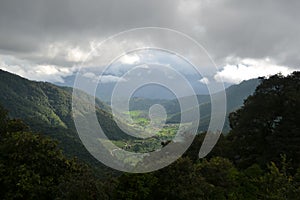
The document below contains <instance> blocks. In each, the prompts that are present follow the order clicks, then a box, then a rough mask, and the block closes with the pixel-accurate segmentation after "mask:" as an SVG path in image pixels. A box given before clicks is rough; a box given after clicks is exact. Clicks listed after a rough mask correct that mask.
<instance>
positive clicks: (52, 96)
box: [0, 70, 128, 163]
mask: <svg viewBox="0 0 300 200" xmlns="http://www.w3.org/2000/svg"><path fill="white" fill-rule="evenodd" d="M72 91H73V90H72V88H68V87H59V86H56V85H53V84H50V83H45V82H35V81H29V80H27V79H25V78H22V77H20V76H17V75H14V74H11V73H8V72H5V71H2V70H0V104H1V105H2V106H3V107H4V108H5V109H7V110H9V114H10V117H12V118H20V119H22V120H23V121H24V122H25V123H26V124H28V125H29V126H30V128H31V129H32V130H33V131H37V132H41V133H43V134H46V135H49V136H51V137H52V138H54V139H57V140H58V141H59V143H60V145H61V147H62V148H63V149H64V151H65V153H66V154H67V155H70V156H77V157H79V158H81V159H83V160H87V161H89V162H90V163H91V162H96V161H95V160H94V159H93V158H92V157H91V156H90V154H89V153H88V152H87V151H86V149H85V148H84V147H83V145H82V144H81V141H80V139H79V137H78V135H77V132H76V129H75V125H74V122H73V119H72V112H71V107H72ZM96 114H97V117H98V120H99V123H100V124H101V126H102V128H103V130H104V132H105V133H108V134H107V136H108V137H109V138H110V139H114V140H116V139H121V138H126V137H128V136H126V135H125V134H124V133H123V132H122V131H121V130H120V129H119V128H118V126H117V124H116V123H115V122H114V121H113V119H112V115H111V114H110V111H109V107H108V106H107V105H105V104H104V103H102V102H101V101H99V100H97V99H96Z"/></svg>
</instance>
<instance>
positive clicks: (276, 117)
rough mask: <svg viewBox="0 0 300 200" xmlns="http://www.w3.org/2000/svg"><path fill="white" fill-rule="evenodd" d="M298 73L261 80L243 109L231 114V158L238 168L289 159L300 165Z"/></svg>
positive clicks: (293, 163) (299, 78)
mask: <svg viewBox="0 0 300 200" xmlns="http://www.w3.org/2000/svg"><path fill="white" fill-rule="evenodd" d="M299 120H300V72H294V73H292V74H291V75H289V76H287V77H284V76H282V75H280V74H279V75H274V76H272V77H270V78H269V79H264V80H263V81H262V84H261V85H259V86H258V87H257V89H256V91H255V93H254V94H253V95H252V96H250V97H248V98H247V99H246V100H245V102H244V106H243V107H242V108H240V109H239V110H237V111H236V112H233V113H231V114H230V126H231V128H232V131H231V132H230V134H229V137H228V139H229V141H230V143H231V146H232V148H231V150H232V152H231V153H230V154H231V155H230V156H231V158H232V159H234V160H235V161H236V163H237V164H238V165H239V166H240V167H249V166H250V165H252V164H253V163H258V164H259V165H260V166H266V165H267V164H268V163H269V162H270V161H274V162H276V163H279V162H280V155H281V154H285V155H286V156H287V159H291V162H292V166H293V167H294V169H296V168H297V167H299V163H300V146H299V144H300V121H299Z"/></svg>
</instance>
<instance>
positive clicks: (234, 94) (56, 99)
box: [0, 70, 259, 162]
mask: <svg viewBox="0 0 300 200" xmlns="http://www.w3.org/2000/svg"><path fill="white" fill-rule="evenodd" d="M258 84H259V80H258V79H253V80H249V81H244V82H242V83H241V84H239V85H233V86H230V87H229V88H227V89H226V94H227V109H228V111H227V114H229V113H230V112H232V111H234V110H236V109H237V108H239V107H240V106H241V105H242V104H243V100H244V99H245V98H247V97H248V96H249V95H251V94H252V93H253V92H254V90H255V88H256V86H257V85H258ZM72 91H73V89H72V88H70V87H64V86H57V85H54V84H51V83H46V82H36V81H30V80H27V79H25V78H22V77H20V76H18V75H15V74H11V73H8V72H5V71H2V70H0V105H2V106H3V107H4V108H6V109H7V110H8V111H9V114H10V116H11V117H12V118H20V119H22V120H23V121H24V122H25V123H26V124H28V125H29V126H30V127H31V129H32V130H34V131H38V132H42V133H44V134H46V135H49V136H51V137H52V138H55V139H57V140H58V141H59V142H60V144H61V146H62V147H63V149H64V151H65V152H66V154H67V155H72V156H74V155H75V156H78V157H79V158H82V159H84V160H88V161H89V162H96V161H95V160H94V159H93V158H92V157H91V156H90V154H89V153H88V152H87V151H86V149H85V148H84V147H83V145H82V144H81V141H80V140H79V138H78V135H77V132H76V129H75V125H74V122H73V117H72V112H71V106H72ZM184 98H189V97H184ZM198 101H199V104H200V111H201V116H203V117H201V122H200V123H201V124H200V127H199V131H205V129H206V128H207V126H208V124H209V117H210V97H209V95H199V96H198ZM156 103H159V104H162V105H163V106H164V107H165V108H166V110H167V114H168V120H167V123H178V122H179V121H180V109H179V104H178V100H176V99H175V100H167V99H164V100H161V99H160V100H157V99H147V98H138V97H135V98H132V100H131V102H130V109H131V110H144V111H146V110H147V109H149V108H150V107H151V105H153V104H156ZM191 109H195V108H191ZM197 109H198V108H197ZM96 112H97V116H98V120H99V123H100V124H101V127H102V128H103V130H104V132H105V133H107V136H108V137H109V138H110V139H113V140H119V139H126V138H128V137H129V136H127V135H125V133H123V132H122V131H121V129H120V128H119V127H118V126H117V124H116V122H115V121H114V120H113V116H112V114H111V110H110V107H109V106H108V105H106V104H105V103H103V102H101V101H100V100H99V99H96ZM228 130H229V123H228V120H227V121H226V123H225V128H224V132H228Z"/></svg>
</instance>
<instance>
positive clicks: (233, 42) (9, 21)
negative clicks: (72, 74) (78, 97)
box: [0, 0, 300, 69]
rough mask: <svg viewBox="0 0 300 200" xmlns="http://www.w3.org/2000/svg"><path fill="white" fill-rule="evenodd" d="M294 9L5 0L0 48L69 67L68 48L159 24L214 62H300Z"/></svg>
mask: <svg viewBox="0 0 300 200" xmlns="http://www.w3.org/2000/svg"><path fill="white" fill-rule="evenodd" d="M299 9H300V1H298V0H290V1H283V0H273V1H271V0H251V1H250V0H245V1H241V0H210V1H209V0H202V1H198V0H177V1H174V0H165V1H158V0H154V1H141V0H122V1H117V0H107V1H103V0H91V1H81V0H73V1H71V0H51V1H50V0H44V1H43V0H40V1H38V0H36V1H35V0H24V1H21V0H20V1H17V0H7V1H5V0H3V1H1V2H0V54H2V55H13V56H14V57H16V58H20V59H26V60H28V61H30V62H33V63H40V64H41V63H42V64H53V65H57V66H64V67H66V66H67V67H72V66H73V64H74V61H73V60H68V59H67V58H68V57H70V55H69V54H68V52H67V51H68V49H72V48H75V47H80V48H81V49H82V50H87V51H88V46H89V42H90V41H92V40H94V39H97V40H103V39H105V38H106V37H108V36H110V35H112V34H115V33H118V32H120V31H124V30H127V29H130V28H136V27H144V26H159V27H166V28H172V29H176V30H179V31H182V32H184V33H186V34H188V35H191V36H192V37H193V38H195V39H196V40H197V41H198V42H199V43H201V44H203V45H204V47H205V48H207V50H208V51H209V53H210V54H211V56H212V57H213V58H214V59H215V61H216V63H217V64H218V65H220V66H224V65H225V64H226V63H225V60H226V58H228V57H234V58H239V59H243V58H252V59H264V58H266V57H268V58H270V59H272V60H273V61H274V62H276V63H277V64H278V65H285V66H288V67H291V68H297V67H298V69H299V66H300V65H299V63H300V56H299V53H298V52H299V50H300V48H299V46H298V44H300V26H299V21H300V20H299V19H300V14H299V13H300V12H298V10H299ZM158 40H159V38H158ZM176 42H177V41H176ZM52 44H59V45H58V46H57V47H55V48H56V49H54V50H55V51H54V50H53V48H52V49H51V48H50V50H51V51H50V50H49V45H50V46H51V45H52ZM53 52H56V54H53ZM52 54H53V55H52ZM71 57H72V55H71Z"/></svg>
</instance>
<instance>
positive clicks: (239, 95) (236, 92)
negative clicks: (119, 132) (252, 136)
mask: <svg viewBox="0 0 300 200" xmlns="http://www.w3.org/2000/svg"><path fill="white" fill-rule="evenodd" d="M259 83H260V80H259V79H251V80H247V81H243V82H241V83H240V84H238V85H232V86H230V87H228V88H227V89H226V90H225V92H226V99H227V113H226V116H227V117H226V120H225V125H224V128H223V130H222V132H223V133H227V132H229V130H230V127H229V120H228V115H229V114H230V113H231V112H233V111H235V110H236V109H238V108H240V107H241V106H242V105H243V103H244V100H245V99H246V98H247V97H248V96H249V95H251V94H253V92H254V91H255V88H256V87H257V86H258V85H259ZM183 98H191V97H183ZM197 99H198V102H199V106H197V108H193V107H191V108H190V109H188V110H185V111H183V112H189V110H193V109H199V111H200V126H199V129H198V130H199V131H201V132H202V131H206V130H207V128H208V125H209V122H210V113H211V104H210V96H209V95H197ZM154 104H161V105H163V106H164V108H165V109H166V112H167V114H168V119H167V123H179V122H180V120H181V111H180V106H179V102H178V100H177V99H173V100H165V99H145V98H137V97H135V98H132V99H131V101H130V110H144V111H146V112H148V110H149V108H150V107H151V106H152V105H154ZM189 120H190V121H192V120H193V119H189Z"/></svg>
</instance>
